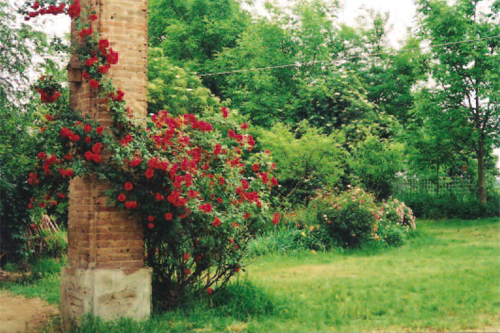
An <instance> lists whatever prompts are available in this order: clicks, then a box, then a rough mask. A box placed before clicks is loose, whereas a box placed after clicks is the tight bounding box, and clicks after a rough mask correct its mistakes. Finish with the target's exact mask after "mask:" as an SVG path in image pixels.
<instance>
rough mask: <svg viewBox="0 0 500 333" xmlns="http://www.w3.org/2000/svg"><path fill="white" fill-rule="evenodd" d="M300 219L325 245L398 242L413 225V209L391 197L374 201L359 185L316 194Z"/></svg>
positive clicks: (345, 245)
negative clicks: (335, 192) (343, 189)
mask: <svg viewBox="0 0 500 333" xmlns="http://www.w3.org/2000/svg"><path fill="white" fill-rule="evenodd" d="M311 216H314V219H313V220H311ZM301 221H304V224H305V229H309V232H310V234H311V236H312V237H315V238H317V239H321V241H322V243H323V245H324V246H325V247H326V248H331V247H336V246H339V247H348V248H353V247H360V246H361V245H363V244H365V243H369V242H375V243H380V244H385V245H388V246H399V245H401V244H403V243H404V241H405V239H406V235H407V234H408V232H409V231H410V230H415V228H416V225H415V217H414V216H413V212H412V210H411V209H410V208H409V207H407V206H406V205H405V204H404V203H402V202H399V201H398V200H397V199H394V200H393V199H392V198H391V199H390V200H389V201H387V202H385V201H383V202H382V203H377V202H375V199H374V197H373V195H371V194H369V193H367V192H365V191H364V190H363V189H361V188H353V189H351V190H349V191H345V192H342V193H339V194H337V195H334V194H329V193H328V194H325V195H321V194H320V195H318V197H317V198H316V199H315V200H313V201H312V202H311V203H310V204H309V206H308V208H307V210H306V211H305V212H304V213H302V215H301ZM314 224H316V225H317V227H315V225H314Z"/></svg>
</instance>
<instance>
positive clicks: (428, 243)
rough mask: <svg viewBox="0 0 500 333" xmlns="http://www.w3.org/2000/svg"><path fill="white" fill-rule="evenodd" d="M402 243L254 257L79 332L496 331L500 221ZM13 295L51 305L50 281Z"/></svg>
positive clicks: (432, 228) (422, 229)
mask: <svg viewBox="0 0 500 333" xmlns="http://www.w3.org/2000/svg"><path fill="white" fill-rule="evenodd" d="M417 228H418V232H417V233H416V235H415V236H414V237H413V238H411V239H410V241H409V242H408V243H407V244H406V245H405V246H403V247H400V248H390V249H364V250H357V251H351V252H344V253H335V252H333V253H317V254H315V253H312V252H305V253H298V254H297V253H295V254H293V255H289V256H287V255H283V254H282V255H272V256H266V257H259V258H257V259H255V260H253V262H252V264H251V265H249V266H248V269H247V271H246V272H245V273H242V274H241V275H240V276H239V278H238V279H237V280H235V281H234V282H233V283H232V284H231V285H230V286H229V288H228V289H227V290H225V291H224V292H222V293H219V294H216V295H214V296H213V297H211V298H209V297H208V296H207V297H204V298H203V299H197V300H191V301H187V302H186V304H185V305H184V306H183V307H182V309H178V310H175V311H170V312H166V313H158V314H155V315H154V316H153V318H151V319H150V320H148V321H146V322H143V323H133V322H131V321H128V320H123V321H121V322H118V323H112V324H104V323H100V322H96V321H90V320H89V321H86V322H85V323H84V324H83V325H82V326H81V327H80V332H166V331H172V332H186V331H193V332H219V331H231V332H238V331H245V332H314V331H318V332H329V331H342V332H360V331H365V332H368V331H369V332H372V331H388V332H401V331H417V332H422V331H464V330H474V331H482V330H487V331H488V330H494V329H496V330H498V329H500V220H498V219H484V220H475V221H442V222H420V223H419V224H418V226H417ZM47 281H48V282H49V283H46V282H44V280H42V281H40V282H37V283H35V284H34V285H31V286H28V287H26V286H22V287H21V286H15V285H9V286H7V287H8V288H10V289H11V290H12V291H13V292H16V293H21V294H26V295H29V296H42V297H44V295H45V297H44V298H45V299H47V300H49V301H52V302H57V297H54V294H57V293H58V283H57V279H54V278H52V279H49V280H47Z"/></svg>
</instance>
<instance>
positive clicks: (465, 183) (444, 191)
mask: <svg viewBox="0 0 500 333" xmlns="http://www.w3.org/2000/svg"><path fill="white" fill-rule="evenodd" d="M475 186H476V184H475V182H474V181H472V180H470V179H468V178H462V177H446V178H444V179H443V178H441V179H440V180H439V187H438V186H437V184H436V182H435V181H431V180H427V179H419V178H408V179H404V178H399V179H397V180H396V182H395V183H394V184H393V195H394V196H401V195H407V196H408V195H410V196H411V195H416V194H422V193H425V194H427V195H431V196H455V197H467V196H470V195H471V194H474V193H475V191H476V188H475Z"/></svg>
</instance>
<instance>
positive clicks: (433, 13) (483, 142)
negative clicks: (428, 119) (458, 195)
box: [417, 0, 500, 204]
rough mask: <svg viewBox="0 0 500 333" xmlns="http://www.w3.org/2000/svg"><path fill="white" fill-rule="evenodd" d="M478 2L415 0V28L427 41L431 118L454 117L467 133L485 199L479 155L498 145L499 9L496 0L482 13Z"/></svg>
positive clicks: (445, 120) (444, 119)
mask: <svg viewBox="0 0 500 333" xmlns="http://www.w3.org/2000/svg"><path fill="white" fill-rule="evenodd" d="M481 2H482V1H481V0H458V1H457V2H456V4H454V5H448V4H447V3H446V2H445V1H438V0H419V1H418V2H417V5H418V13H419V27H420V33H421V35H422V37H423V38H425V39H428V40H430V41H431V45H430V47H431V52H430V56H431V59H432V63H431V64H430V73H431V74H432V79H433V80H434V81H435V82H436V85H435V87H434V88H432V89H429V90H430V91H431V93H432V94H433V97H434V99H433V100H434V102H435V103H437V104H438V105H439V107H440V108H439V110H437V112H436V113H435V114H434V115H432V117H434V118H435V119H439V121H441V122H442V124H444V125H446V123H449V122H450V121H459V122H461V123H462V124H463V126H464V127H463V130H464V131H466V132H468V133H469V134H470V145H471V149H472V150H473V151H474V153H475V155H476V158H477V161H478V177H477V178H478V185H477V194H478V198H479V200H480V201H481V202H482V203H483V204H485V203H486V201H487V198H486V188H485V157H486V156H487V155H488V154H490V153H491V151H492V147H493V145H494V146H499V141H498V140H499V133H500V132H499V131H500V66H499V64H500V56H499V54H498V51H499V49H500V38H498V36H499V35H500V24H499V23H500V16H499V15H498V14H499V9H500V8H499V5H498V2H496V4H493V5H492V6H491V7H490V8H489V11H488V13H486V14H484V13H481V12H480V11H479V9H478V5H479V4H480V3H481ZM494 36H496V37H494ZM443 44H444V45H443Z"/></svg>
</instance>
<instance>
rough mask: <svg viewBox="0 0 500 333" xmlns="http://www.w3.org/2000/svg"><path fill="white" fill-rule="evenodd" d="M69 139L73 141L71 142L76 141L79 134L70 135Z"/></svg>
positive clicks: (78, 138)
mask: <svg viewBox="0 0 500 333" xmlns="http://www.w3.org/2000/svg"><path fill="white" fill-rule="evenodd" d="M69 139H70V140H71V141H73V142H76V141H78V140H80V136H79V135H71V136H70V137H69Z"/></svg>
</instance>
